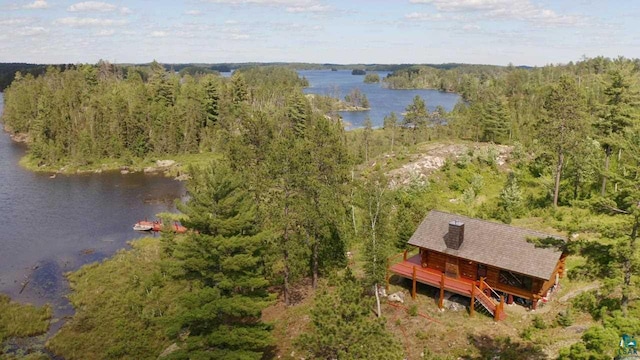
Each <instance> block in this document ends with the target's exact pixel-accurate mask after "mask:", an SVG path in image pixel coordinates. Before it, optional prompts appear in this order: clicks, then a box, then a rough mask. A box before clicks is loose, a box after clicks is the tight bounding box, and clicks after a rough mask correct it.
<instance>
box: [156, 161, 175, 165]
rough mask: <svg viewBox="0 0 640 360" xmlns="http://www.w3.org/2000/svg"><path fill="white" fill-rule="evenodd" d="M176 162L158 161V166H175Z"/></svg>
mask: <svg viewBox="0 0 640 360" xmlns="http://www.w3.org/2000/svg"><path fill="white" fill-rule="evenodd" d="M175 163H176V161H175V160H158V161H156V166H158V167H169V166H173V165H175Z"/></svg>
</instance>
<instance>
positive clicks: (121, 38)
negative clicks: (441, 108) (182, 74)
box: [0, 0, 640, 65]
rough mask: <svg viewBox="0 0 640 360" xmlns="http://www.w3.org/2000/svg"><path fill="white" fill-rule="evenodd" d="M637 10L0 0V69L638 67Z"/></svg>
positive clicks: (519, 2)
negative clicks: (9, 65)
mask: <svg viewBox="0 0 640 360" xmlns="http://www.w3.org/2000/svg"><path fill="white" fill-rule="evenodd" d="M639 17H640V2H636V1H606V0H605V1H602V0H600V1H598V0H566V1H545V0H542V1H538V0H386V1H383V0H368V1H345V0H343V1H333V0H188V1H166V0H157V1H156V0H153V1H152V0H138V1H117V0H116V1H67V0H0V62H31V63H79V62H89V63H95V62H97V61H98V60H99V59H104V60H108V61H111V62H119V63H121V62H135V63H142V62H149V61H151V60H153V59H156V60H158V61H160V62H165V63H168V62H172V63H179V62H205V63H217V62H250V61H256V62H269V61H288V62H289V61H300V62H314V63H342V64H344V63H446V62H463V63H482V64H497V65H506V64H509V63H513V64H515V65H545V64H550V63H554V64H556V63H566V62H569V61H576V60H579V59H581V58H582V57H583V56H587V57H593V56H598V55H603V56H607V57H617V56H625V57H630V58H635V57H640V22H638V21H635V19H637V18H639Z"/></svg>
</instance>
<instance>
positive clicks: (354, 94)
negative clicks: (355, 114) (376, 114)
mask: <svg viewBox="0 0 640 360" xmlns="http://www.w3.org/2000/svg"><path fill="white" fill-rule="evenodd" d="M344 101H345V102H346V103H347V105H349V106H354V107H356V108H363V109H368V108H369V107H370V105H369V99H367V95H365V94H364V93H363V92H362V91H360V89H358V88H354V89H351V91H350V92H349V93H348V94H347V95H345V97H344Z"/></svg>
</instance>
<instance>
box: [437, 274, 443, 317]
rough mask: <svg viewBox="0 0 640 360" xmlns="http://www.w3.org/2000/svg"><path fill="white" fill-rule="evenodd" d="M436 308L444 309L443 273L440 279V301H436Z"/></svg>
mask: <svg viewBox="0 0 640 360" xmlns="http://www.w3.org/2000/svg"><path fill="white" fill-rule="evenodd" d="M438 307H439V308H440V310H442V309H444V273H442V277H441V278H440V300H439V301H438Z"/></svg>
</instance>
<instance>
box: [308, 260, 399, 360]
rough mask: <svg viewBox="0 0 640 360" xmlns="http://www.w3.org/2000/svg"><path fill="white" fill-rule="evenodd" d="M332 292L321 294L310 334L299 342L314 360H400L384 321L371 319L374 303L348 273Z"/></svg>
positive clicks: (395, 342) (348, 272) (317, 301)
mask: <svg viewBox="0 0 640 360" xmlns="http://www.w3.org/2000/svg"><path fill="white" fill-rule="evenodd" d="M338 281H339V285H338V288H337V289H335V291H332V292H330V291H329V290H328V289H324V290H322V291H321V292H320V293H319V294H318V295H317V296H316V299H315V303H314V308H313V309H312V310H311V321H312V324H313V329H312V331H310V332H308V333H305V334H303V335H302V336H300V338H299V339H298V342H299V344H300V346H301V347H303V348H304V349H305V350H306V351H307V352H308V353H309V356H311V358H313V359H338V360H351V359H353V360H356V359H372V360H375V359H379V360H394V359H402V358H403V357H404V354H403V352H402V348H401V346H400V344H399V342H398V341H397V340H396V339H395V338H394V337H393V335H392V334H390V333H389V332H388V331H387V330H386V328H385V324H384V319H376V318H374V317H372V316H371V307H372V305H373V304H372V302H373V299H372V298H371V297H369V296H364V295H363V288H362V284H361V283H360V281H358V280H357V279H356V278H355V277H354V276H353V274H352V273H351V271H350V269H347V270H346V273H345V275H344V276H343V277H342V278H341V279H339V280H338Z"/></svg>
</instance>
